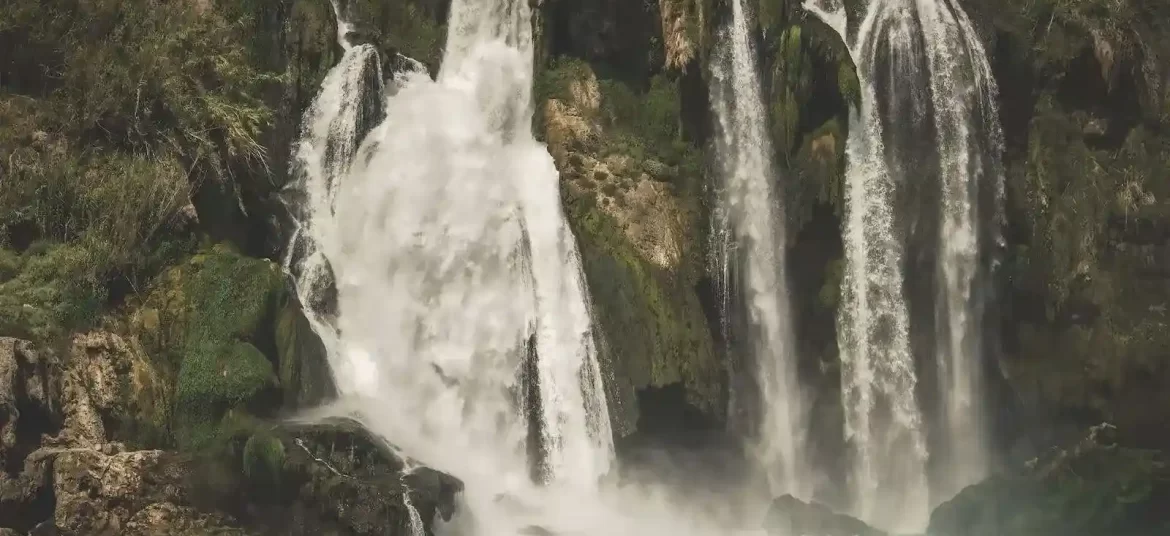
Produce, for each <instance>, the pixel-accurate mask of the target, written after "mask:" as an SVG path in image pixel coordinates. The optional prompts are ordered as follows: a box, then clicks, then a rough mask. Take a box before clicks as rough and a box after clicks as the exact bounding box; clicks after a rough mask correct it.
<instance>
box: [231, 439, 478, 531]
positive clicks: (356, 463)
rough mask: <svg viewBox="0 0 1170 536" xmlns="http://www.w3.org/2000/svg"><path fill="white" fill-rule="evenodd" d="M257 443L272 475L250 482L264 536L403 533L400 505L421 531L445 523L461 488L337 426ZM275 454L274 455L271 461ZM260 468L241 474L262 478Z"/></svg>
mask: <svg viewBox="0 0 1170 536" xmlns="http://www.w3.org/2000/svg"><path fill="white" fill-rule="evenodd" d="M262 434H269V435H270V438H271V440H272V441H275V442H276V444H272V443H269V440H266V439H257V438H256V437H255V436H254V437H253V438H252V439H250V440H249V443H252V442H253V441H256V442H258V443H261V444H265V446H264V447H263V448H262V449H259V450H263V451H265V452H269V453H273V455H266V456H255V457H254V458H255V459H257V460H265V461H264V462H263V463H265V464H268V465H269V466H270V467H274V468H275V472H276V474H275V475H271V476H273V477H274V478H269V477H267V476H262V477H259V478H253V482H252V483H251V485H252V486H254V488H253V490H254V491H253V492H252V493H251V494H250V495H251V496H252V497H257V496H260V495H261V494H267V495H266V496H267V497H268V498H269V500H268V501H258V502H260V503H261V504H257V505H256V506H255V508H254V509H253V516H254V517H255V518H256V519H258V520H260V521H259V522H260V524H262V525H263V526H264V527H265V529H266V530H268V531H275V532H278V533H282V534H321V533H345V534H363V535H364V534H370V535H374V534H379V535H380V534H387V533H389V534H409V533H410V515H409V511H408V510H407V507H406V503H405V501H404V499H405V497H406V494H407V493H409V494H410V502H411V504H413V506H414V507H415V509H416V510H417V511H418V513H419V516H420V517H421V518H422V520H423V524H424V525H425V527H427V528H428V529H429V528H430V526H431V524H432V523H433V522H434V520H435V518H436V517H437V516H438V517H442V518H443V519H450V517H451V515H452V514H453V513H454V509H455V499H456V495H457V493H458V492H460V491H462V489H463V483H462V482H460V481H459V480H458V479H455V478H453V477H450V476H448V475H446V474H443V473H440V472H438V471H433V470H431V469H427V468H415V469H414V470H413V471H409V474H407V475H405V476H404V473H406V472H407V471H406V463H405V462H404V460H402V459H401V458H400V457H399V456H397V455H396V454H395V453H394V452H393V449H392V447H391V446H390V445H387V444H386V443H385V442H384V441H382V440H381V439H379V438H377V437H375V436H373V435H371V434H370V433H369V432H367V431H365V430H364V429H363V428H362V427H361V426H360V425H358V424H357V423H355V422H353V421H349V420H345V419H337V420H331V421H329V422H327V423H322V424H313V425H283V426H280V427H277V428H276V429H273V430H271V431H268V432H262ZM276 453H279V454H276ZM266 471H268V470H266V469H260V468H255V469H252V470H249V469H248V468H247V467H245V472H248V473H250V474H252V475H265V474H266Z"/></svg>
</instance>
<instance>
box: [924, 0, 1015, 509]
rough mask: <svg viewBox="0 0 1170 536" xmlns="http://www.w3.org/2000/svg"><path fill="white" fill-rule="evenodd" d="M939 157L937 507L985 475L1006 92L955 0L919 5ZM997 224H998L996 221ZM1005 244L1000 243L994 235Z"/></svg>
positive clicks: (932, 0)
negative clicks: (987, 286) (989, 204)
mask: <svg viewBox="0 0 1170 536" xmlns="http://www.w3.org/2000/svg"><path fill="white" fill-rule="evenodd" d="M918 12H919V17H920V20H921V24H922V30H923V32H924V34H925V37H926V49H927V57H928V59H929V64H930V70H931V77H930V81H931V90H932V94H933V104H934V110H935V126H936V129H937V131H938V138H937V143H938V152H939V156H940V158H941V162H940V163H941V166H940V169H941V178H942V179H941V186H942V213H941V219H942V221H941V222H940V223H941V225H940V227H939V252H938V263H939V277H938V283H937V287H938V288H937V296H936V309H937V311H938V313H937V317H938V320H937V326H936V333H937V353H936V358H937V360H938V374H939V392H940V394H941V399H942V401H943V404H944V413H943V419H944V420H945V422H944V426H945V432H946V433H945V441H946V444H945V445H944V446H943V450H944V451H945V452H946V453H947V470H946V471H945V472H944V474H942V475H941V477H940V480H939V481H938V482H937V483H936V489H935V490H934V492H935V493H934V494H935V496H936V501H935V502H940V501H941V500H945V499H947V498H949V497H951V496H953V495H954V494H956V493H958V492H959V491H960V490H962V489H963V488H964V487H966V486H968V485H970V484H973V483H975V482H977V481H979V480H981V479H983V478H984V477H985V476H987V472H988V467H989V460H988V450H987V449H988V446H987V443H986V435H987V430H986V429H985V425H984V422H983V410H982V408H981V407H980V400H982V398H983V397H982V395H983V391H982V388H983V386H982V377H983V374H982V365H981V363H982V361H983V349H982V344H981V336H982V335H981V318H980V317H981V315H982V307H981V303H980V300H981V299H982V296H981V295H980V291H981V289H980V286H979V285H980V281H979V279H978V278H979V270H980V269H981V267H982V266H981V261H980V258H979V256H980V243H981V240H980V238H981V237H980V228H979V225H978V199H979V191H980V186H981V184H982V183H983V182H985V181H992V184H993V189H994V190H993V191H994V202H995V203H996V205H997V206H996V207H995V211H994V214H995V217H996V219H997V220H998V219H999V218H1001V214H1002V210H1001V209H1000V208H999V207H1000V206H1001V205H1002V199H1003V175H1002V166H1001V163H1000V158H1001V155H1002V152H1003V142H1002V137H1003V134H1002V131H1001V130H1000V125H999V114H998V110H997V108H996V97H997V92H998V89H997V88H996V86H995V80H994V78H993V77H992V73H991V66H990V64H989V63H988V61H987V55H986V53H985V52H984V50H983V45H982V43H981V42H980V41H979V38H978V36H977V35H976V33H975V30H974V28H973V27H972V25H971V21H970V19H968V17H967V14H966V13H964V12H963V10H962V8H961V7H959V6H958V5H957V4H955V3H953V2H949V1H948V0H919V1H918ZM993 224H994V226H995V227H996V228H998V226H999V224H1000V222H999V221H995V222H993ZM993 238H994V239H995V240H999V237H998V236H997V237H993Z"/></svg>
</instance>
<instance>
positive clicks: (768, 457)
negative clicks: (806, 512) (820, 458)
mask: <svg viewBox="0 0 1170 536" xmlns="http://www.w3.org/2000/svg"><path fill="white" fill-rule="evenodd" d="M751 39H752V38H751V33H750V31H749V26H748V21H747V14H746V13H745V9H744V6H743V2H742V0H734V1H732V2H731V17H730V20H729V22H728V24H727V26H726V27H725V28H724V29H723V30H722V32H721V33H720V35H719V42H718V45H717V47H718V48H717V49H716V54H715V57H714V58H713V61H712V63H711V72H712V75H713V76H712V81H711V106H712V108H713V110H714V112H715V117H716V121H717V126H718V135H717V137H716V139H715V144H716V150H717V155H718V160H719V164H720V176H721V179H722V184H721V191H720V195H719V206H718V208H717V213H716V217H715V226H716V228H715V229H714V232H713V233H712V236H714V237H715V242H716V243H715V244H714V247H713V250H715V251H716V252H717V253H716V258H715V259H714V260H715V263H716V267H715V270H716V272H717V273H718V274H720V276H721V279H722V281H721V286H722V287H723V288H722V290H721V292H720V293H721V294H722V296H723V302H724V303H723V307H724V313H725V317H726V316H727V315H726V313H727V310H728V308H729V307H730V306H731V304H730V298H729V291H728V289H729V288H730V286H731V284H730V280H731V278H732V277H733V276H734V277H736V278H737V281H738V282H739V283H740V285H741V286H742V287H743V288H742V290H741V294H742V300H743V302H744V305H745V306H746V308H747V313H748V314H747V317H748V324H749V325H748V326H747V331H748V338H749V340H750V342H749V349H750V351H751V356H752V358H753V360H754V362H755V366H756V373H757V374H756V376H757V381H758V382H759V386H760V397H761V403H762V405H763V408H762V419H761V423H760V427H759V431H758V434H759V436H760V437H759V440H760V445H759V447H760V448H759V457H760V461H761V462H762V463H763V465H764V467H765V469H766V470H767V471H768V477H769V482H770V484H771V487H772V491H773V492H774V493H777V494H781V493H791V494H795V495H806V494H807V493H808V492H809V491H810V490H809V489H808V487H809V481H808V478H807V476H806V469H805V468H806V465H805V459H804V439H805V433H806V430H805V426H804V420H803V408H802V404H801V396H800V386H799V382H798V381H797V378H796V365H795V360H796V358H795V345H794V344H793V338H792V333H791V329H792V328H791V323H790V322H791V320H790V318H789V303H788V300H789V296H788V284H787V281H786V276H785V258H784V252H785V241H786V240H785V234H784V225H783V222H784V217H783V211H782V207H781V205H780V203H779V201H778V196H777V193H776V191H775V190H776V187H775V185H774V181H776V174H775V167H774V165H773V162H772V156H771V151H772V143H771V140H770V139H769V135H768V130H767V125H766V124H765V120H766V118H767V113H766V111H765V109H764V105H763V99H762V97H761V92H760V82H759V78H758V75H757V74H756V63H755V52H754V50H753V49H754V47H753V46H752V42H751ZM733 270H734V271H735V272H736V273H735V274H733V273H732V271H733Z"/></svg>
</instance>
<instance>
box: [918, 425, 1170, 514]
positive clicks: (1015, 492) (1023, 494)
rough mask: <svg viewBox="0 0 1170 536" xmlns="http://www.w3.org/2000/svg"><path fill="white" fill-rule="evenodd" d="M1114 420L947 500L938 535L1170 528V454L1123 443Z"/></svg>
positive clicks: (938, 509) (935, 512) (939, 511)
mask: <svg viewBox="0 0 1170 536" xmlns="http://www.w3.org/2000/svg"><path fill="white" fill-rule="evenodd" d="M1115 435H1116V429H1114V428H1113V427H1112V426H1110V425H1100V426H1097V427H1094V428H1093V429H1092V430H1091V431H1090V433H1089V435H1088V437H1086V438H1084V439H1082V440H1081V441H1080V442H1078V443H1075V444H1072V445H1070V446H1068V447H1065V448H1053V449H1051V450H1049V451H1048V452H1046V453H1044V454H1043V455H1042V456H1041V457H1039V458H1036V459H1033V460H1031V461H1030V462H1028V463H1027V464H1026V465H1024V466H1021V467H1018V468H1017V469H1015V470H1013V471H1012V472H1010V473H1005V474H1001V475H997V476H995V477H992V478H991V479H988V480H986V481H984V482H981V483H979V484H976V485H973V486H970V487H968V488H967V489H965V490H963V491H962V492H961V493H960V494H959V495H958V496H957V497H955V498H954V499H952V500H951V501H948V502H946V503H944V504H942V505H940V506H939V507H938V508H937V509H935V511H934V512H933V513H932V515H931V517H930V527H929V529H928V531H927V532H928V533H929V534H931V535H937V536H1039V535H1050V534H1051V535H1058V534H1059V535H1067V536H1152V535H1155V534H1166V533H1167V531H1170V512H1168V511H1167V510H1166V507H1165V506H1166V504H1170V458H1168V457H1167V456H1166V455H1165V454H1164V453H1160V452H1157V451H1143V450H1138V449H1129V448H1124V447H1119V446H1118V445H1117V444H1116V443H1115V442H1114V440H1115V438H1114V437H1113V436H1115Z"/></svg>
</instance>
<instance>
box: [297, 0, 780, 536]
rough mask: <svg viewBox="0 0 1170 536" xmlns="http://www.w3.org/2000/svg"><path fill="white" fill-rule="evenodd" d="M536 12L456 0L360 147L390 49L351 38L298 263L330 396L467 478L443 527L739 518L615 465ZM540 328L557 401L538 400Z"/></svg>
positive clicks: (545, 385) (322, 99) (545, 373)
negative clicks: (544, 114) (634, 478)
mask: <svg viewBox="0 0 1170 536" xmlns="http://www.w3.org/2000/svg"><path fill="white" fill-rule="evenodd" d="M530 18H531V12H530V8H529V4H528V2H527V1H526V0H456V1H455V2H454V3H453V5H452V8H451V19H450V21H449V28H450V35H449V36H448V46H447V50H446V54H445V55H444V61H443V65H442V68H441V70H440V72H439V74H438V77H437V80H431V79H430V78H429V77H428V76H427V75H426V74H425V72H419V71H418V70H412V72H406V73H398V74H397V75H396V80H395V85H394V87H393V88H392V89H385V90H382V89H380V88H377V89H376V90H375V92H376V93H379V94H380V95H379V98H381V99H382V108H383V109H384V110H383V111H384V114H385V118H384V120H383V121H382V122H381V123H380V124H378V125H377V126H376V128H374V129H373V130H372V131H371V132H369V134H368V135H366V136H365V138H364V141H362V143H361V145H360V147H359V148H358V149H357V151H356V152H352V151H349V150H348V149H345V148H349V147H351V145H352V144H350V143H348V142H346V143H338V142H337V141H336V140H335V139H334V138H336V137H338V136H340V137H346V136H349V137H350V141H354V142H356V141H357V140H358V137H357V136H354V134H355V133H356V134H358V135H360V132H359V130H360V129H359V128H358V125H359V124H360V123H361V122H360V121H359V119H360V117H361V116H360V114H358V113H357V111H358V110H364V109H365V107H363V106H361V105H359V104H360V103H361V100H362V99H361V95H362V92H361V91H360V90H357V89H356V88H357V87H364V88H366V89H367V90H368V89H369V87H368V86H369V85H368V84H366V85H365V86H362V85H361V81H362V80H364V79H366V78H365V75H366V74H368V72H369V71H368V69H371V68H376V65H377V62H376V61H375V62H373V63H372V64H371V63H369V62H366V61H365V60H364V58H366V56H367V55H368V54H373V53H374V52H373V50H372V49H370V48H369V47H364V46H356V47H348V45H347V50H346V53H345V57H343V59H342V60H341V62H340V63H339V65H338V66H337V67H335V68H334V70H333V71H331V72H330V73H329V74H328V76H327V77H326V79H325V81H324V83H323V84H322V88H321V93H320V94H319V95H318V98H317V100H316V102H315V103H314V105H313V106H312V108H311V109H310V111H309V112H308V114H307V116H306V119H305V127H304V132H303V135H302V139H301V142H300V146H299V147H298V149H297V152H296V155H295V159H296V163H297V166H298V168H299V169H301V172H302V181H301V184H300V186H301V189H302V190H303V191H304V193H305V197H306V198H305V199H304V200H302V201H301V203H300V205H299V208H300V209H301V210H302V212H303V214H302V215H301V217H300V218H299V222H298V224H299V227H298V229H297V232H296V236H295V238H294V247H293V248H290V249H292V250H293V253H292V254H291V255H290V257H289V259H288V269H289V271H290V272H291V273H293V274H294V275H296V279H297V290H298V293H299V294H300V297H301V301H302V303H305V304H309V305H310V306H309V308H308V309H309V311H308V312H309V314H310V317H311V319H312V321H313V325H314V328H315V329H316V330H317V331H318V333H319V334H320V335H321V336H322V338H323V340H324V341H325V343H326V346H327V348H328V350H329V359H330V365H331V368H332V371H333V374H334V377H335V380H336V383H337V386H338V389H339V390H340V391H341V397H342V399H341V401H340V402H339V403H338V404H334V405H331V406H330V407H329V408H327V410H328V411H327V413H332V414H345V415H348V416H352V417H353V418H356V419H357V420H359V421H360V422H362V423H363V425H364V426H366V427H367V428H368V429H370V430H371V431H372V432H374V433H376V434H377V435H379V436H381V437H383V438H385V439H386V440H387V441H389V442H390V443H392V444H393V445H394V446H395V447H396V448H397V449H398V450H399V451H401V452H402V453H403V454H404V455H406V456H409V457H410V458H411V459H413V460H416V461H417V462H419V463H422V464H425V465H427V466H430V467H433V468H435V469H438V470H440V471H444V472H446V473H449V474H452V475H454V476H456V477H458V478H460V479H461V480H463V482H464V483H465V491H464V492H463V493H462V494H461V495H460V497H461V498H460V501H461V504H460V505H459V508H458V510H457V514H456V517H455V518H454V519H453V520H452V521H451V523H449V524H441V523H440V524H439V525H438V526H437V528H436V530H437V531H439V532H440V533H444V534H471V535H493V536H494V535H501V536H503V535H508V536H512V535H515V534H517V533H520V532H522V531H523V530H524V529H525V528H526V527H529V526H540V527H544V528H546V529H549V530H552V531H554V532H558V533H562V534H613V535H619V536H620V535H629V536H633V535H642V534H645V535H652V536H655V535H661V536H667V535H670V536H674V535H695V536H706V535H715V534H725V533H728V532H730V530H727V529H725V528H723V527H720V528H715V525H714V521H713V520H714V517H713V516H714V515H715V514H714V513H712V512H715V511H717V510H721V509H722V507H723V506H725V505H721V504H713V505H711V506H709V508H710V510H711V511H702V510H699V509H693V510H680V509H678V508H677V507H675V506H673V505H672V503H673V500H671V499H669V498H668V496H667V494H666V491H665V490H660V489H656V488H653V487H644V486H640V485H639V486H634V485H620V486H619V485H615V484H614V483H612V482H607V481H603V480H601V477H602V476H603V475H605V474H606V473H608V472H609V471H610V468H611V467H610V466H611V460H612V457H613V444H612V441H613V438H612V433H611V431H610V428H609V416H608V414H607V410H606V407H607V406H606V401H605V398H604V389H603V385H602V375H601V371H600V370H599V365H598V361H597V357H596V352H595V349H594V344H593V333H592V328H591V322H590V314H589V313H590V312H589V302H588V299H587V293H586V289H585V287H584V281H583V277H582V272H581V268H580V261H579V259H578V253H577V249H576V245H575V240H574V237H573V236H572V234H571V232H570V231H569V228H568V227H567V225H566V222H565V220H564V217H563V215H562V213H561V205H560V196H559V177H558V173H557V171H556V169H555V168H554V166H553V161H552V158H551V157H550V156H549V154H548V152H547V150H546V148H545V147H544V146H543V145H541V144H539V143H537V142H536V141H534V140H533V138H532V136H531V133H530V131H529V128H530V127H529V125H530V121H531V107H532V103H531V94H530V92H531V86H532V56H533V51H532V35H531V25H530ZM371 65H373V66H372V67H371ZM379 76H380V74H379ZM339 149H345V150H339ZM333 287H335V288H336V304H335V305H330V301H329V300H328V299H323V298H322V296H327V295H328V294H329V290H330V289H331V288H333ZM529 340H534V341H535V346H536V357H537V363H536V367H535V369H536V374H535V376H536V378H535V379H536V380H537V382H538V383H537V385H538V387H539V389H538V390H537V391H538V393H539V395H538V396H539V397H540V400H539V404H534V403H533V402H535V401H530V400H525V397H526V396H527V391H528V389H525V387H526V385H525V384H524V381H526V380H524V379H522V378H523V373H522V370H523V368H524V367H523V365H524V359H525V356H526V354H527V352H526V347H525V343H526V341H529ZM531 380H532V378H528V380H527V381H531ZM532 407H539V408H540V410H541V412H540V414H539V415H538V416H537V417H536V420H538V421H539V424H540V426H539V431H540V434H539V435H540V437H539V442H540V449H539V450H540V451H542V452H543V454H542V455H541V456H540V457H541V459H540V460H532V459H530V457H529V454H528V448H527V447H528V445H526V441H527V438H528V432H529V430H528V416H527V415H526V414H525V410H526V409H528V408H532ZM537 462H539V463H537ZM534 464H536V465H539V467H540V468H541V472H542V474H540V475H537V476H536V478H533V475H532V466H533V465H534ZM721 499H722V500H723V501H728V502H730V498H729V497H727V496H724V497H721ZM757 519H758V518H757Z"/></svg>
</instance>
